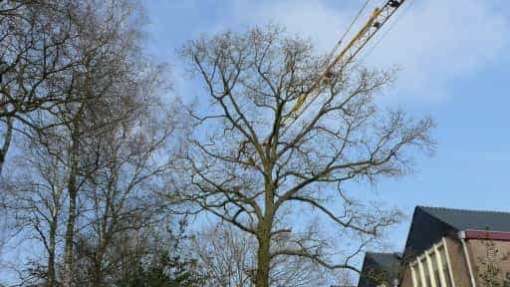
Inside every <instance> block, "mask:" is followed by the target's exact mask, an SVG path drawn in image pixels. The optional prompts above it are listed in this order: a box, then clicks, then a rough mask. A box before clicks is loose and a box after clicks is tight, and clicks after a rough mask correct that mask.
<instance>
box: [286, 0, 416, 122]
mask: <svg viewBox="0 0 510 287" xmlns="http://www.w3.org/2000/svg"><path fill="white" fill-rule="evenodd" d="M405 1H406V0H388V1H387V2H386V3H385V4H384V5H383V6H382V7H379V8H375V9H374V11H373V12H372V14H371V15H370V18H369V19H368V20H367V22H366V23H365V24H364V25H363V26H362V27H361V29H360V30H359V31H358V32H357V33H356V35H355V36H354V37H353V38H352V39H351V40H350V41H349V43H348V44H347V45H346V46H345V47H344V48H343V49H342V50H341V51H340V52H339V53H338V54H337V55H336V56H335V57H334V58H333V59H332V61H330V62H329V64H328V65H327V66H326V68H325V69H324V71H323V72H322V73H321V75H320V76H319V78H318V79H317V81H315V82H314V83H313V85H312V86H311V87H310V88H309V89H308V91H306V92H304V93H303V94H301V95H300V96H299V97H298V99H297V101H296V103H295V104H294V106H293V107H292V110H291V113H290V118H289V120H290V121H294V120H295V119H297V118H298V117H299V115H300V114H301V112H303V110H304V109H303V107H304V105H305V103H307V100H308V99H310V101H309V102H311V101H313V100H314V99H315V98H316V97H317V96H318V95H319V92H320V86H321V83H322V82H323V80H324V79H327V78H328V77H329V76H331V71H332V69H333V68H334V67H336V66H337V65H342V66H345V65H347V64H349V63H351V62H352V61H353V60H354V59H355V58H356V56H357V55H358V54H359V52H360V51H361V50H362V49H363V47H365V45H366V44H367V43H368V42H369V41H370V39H372V37H373V36H374V35H375V34H376V33H377V31H379V30H380V29H381V27H382V26H384V24H386V22H388V20H389V19H390V18H391V16H393V14H395V12H396V11H397V10H398V8H400V7H401V6H402V4H404V2H405Z"/></svg>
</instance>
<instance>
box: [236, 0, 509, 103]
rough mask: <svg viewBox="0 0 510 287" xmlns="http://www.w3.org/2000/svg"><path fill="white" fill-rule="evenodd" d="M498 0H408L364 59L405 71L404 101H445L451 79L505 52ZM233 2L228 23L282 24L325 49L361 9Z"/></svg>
mask: <svg viewBox="0 0 510 287" xmlns="http://www.w3.org/2000/svg"><path fill="white" fill-rule="evenodd" d="M375 2H377V1H375ZM378 2H380V3H381V2H383V1H378ZM413 2H414V3H413ZM496 2H497V1H479V0H448V1H444V0H427V1H419V0H408V3H406V4H405V5H406V6H403V7H402V11H400V13H401V15H399V14H397V15H395V18H394V19H393V20H396V21H393V22H395V23H392V22H390V23H388V24H389V25H388V26H387V27H386V29H387V28H391V30H390V31H389V33H387V34H386V36H385V37H384V38H383V39H382V41H381V42H380V44H378V46H377V47H376V49H374V50H373V51H372V52H371V53H370V55H369V56H368V57H367V58H366V59H365V63H366V64H369V65H376V66H382V67H391V66H395V65H396V66H398V67H400V68H401V69H402V70H401V72H400V73H399V79H398V81H397V85H396V88H397V93H396V94H397V95H398V100H399V101H400V100H403V101H406V100H412V101H416V100H419V101H420V102H422V101H441V100H444V99H446V98H448V97H449V96H450V95H449V91H448V90H449V86H450V83H451V82H452V81H454V80H458V79H463V78H467V77H470V76H473V75H476V74H477V73H479V72H481V71H483V70H484V69H486V68H488V67H490V65H492V64H494V63H497V62H498V61H499V60H500V58H501V57H504V56H505V50H506V48H507V47H508V45H509V36H507V35H510V34H509V32H510V23H509V21H508V20H507V19H506V17H505V15H504V14H503V12H501V11H500V10H498V9H497V7H496V6H495V3H496ZM234 3H235V4H234V5H235V8H234V13H232V14H234V15H237V16H236V17H237V18H236V19H234V20H233V21H232V20H231V22H229V24H227V25H231V24H233V23H235V24H236V25H238V24H254V23H265V22H268V21H271V22H276V23H281V24H283V25H285V26H286V27H287V28H288V30H289V31H290V32H292V33H298V34H301V35H302V36H304V37H309V38H311V39H312V40H313V41H314V42H315V43H316V45H317V47H318V48H319V49H320V50H323V51H324V50H327V49H329V48H330V47H332V46H333V45H334V44H335V42H336V41H337V39H338V38H339V36H340V34H341V33H342V32H343V29H345V28H346V27H347V24H348V22H349V21H350V20H351V19H352V18H353V17H354V15H355V13H356V10H354V9H352V8H351V9H340V8H339V7H333V6H332V5H329V6H328V3H327V2H326V1H321V0H309V1H306V0H295V1H291V0H283V1H271V2H262V3H261V2H257V3H256V2H254V1H249V2H248V1H237V2H234ZM362 19H366V17H365V18H362ZM385 33H386V32H384V31H383V32H382V33H381V34H380V35H378V36H379V37H380V36H381V35H383V34H385ZM377 41H378V40H377V39H375V41H373V42H372V43H370V44H373V43H376V42H377ZM367 51H370V47H367Z"/></svg>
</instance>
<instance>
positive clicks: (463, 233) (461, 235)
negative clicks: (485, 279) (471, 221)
mask: <svg viewBox="0 0 510 287" xmlns="http://www.w3.org/2000/svg"><path fill="white" fill-rule="evenodd" d="M466 232H467V233H468V234H469V235H472V234H470V232H471V231H469V230H468V231H461V232H459V233H458V236H459V239H460V242H461V243H462V249H463V250H464V258H466V264H467V267H468V271H469V278H470V279H471V287H476V280H475V276H474V274H473V267H472V266H471V258H470V257H469V252H468V248H467V244H466V239H467V238H473V237H476V236H473V237H471V236H470V237H466Z"/></svg>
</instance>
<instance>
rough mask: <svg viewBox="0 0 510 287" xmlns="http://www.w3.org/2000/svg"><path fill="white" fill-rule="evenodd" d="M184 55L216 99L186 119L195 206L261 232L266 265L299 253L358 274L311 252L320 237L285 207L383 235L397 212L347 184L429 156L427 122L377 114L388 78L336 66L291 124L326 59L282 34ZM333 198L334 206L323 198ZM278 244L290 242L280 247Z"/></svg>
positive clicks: (226, 41) (209, 44) (225, 41)
mask: <svg viewBox="0 0 510 287" xmlns="http://www.w3.org/2000/svg"><path fill="white" fill-rule="evenodd" d="M184 56H185V58H186V59H188V60H189V61H190V66H191V67H192V71H193V72H195V73H196V74H197V75H198V77H199V79H200V81H201V83H203V85H204V88H205V91H206V93H207V98H208V99H209V101H210V106H208V107H207V109H206V110H205V112H204V111H202V112H199V111H198V110H197V109H195V110H192V111H191V115H192V117H193V119H194V120H195V129H194V132H193V134H192V135H191V142H192V147H191V148H190V150H189V152H188V153H187V157H186V163H187V164H188V165H189V169H190V170H191V171H192V173H193V174H192V185H193V187H194V193H193V196H192V197H191V198H190V199H193V200H194V201H196V202H197V203H198V204H199V205H200V206H201V208H203V209H205V210H207V211H209V212H211V213H213V214H215V215H217V216H218V217H219V218H221V220H223V221H226V222H229V223H231V224H233V225H235V226H237V227H238V228H240V229H241V230H243V231H245V232H248V233H250V234H252V235H254V236H255V237H256V238H257V240H258V242H259V254H258V255H259V258H258V260H259V264H261V263H260V261H261V259H264V258H261V256H262V257H268V258H267V259H268V260H265V259H264V260H265V261H267V262H270V261H271V260H273V259H274V258H276V257H278V256H284V255H293V256H300V257H307V258H310V259H311V260H313V261H315V262H316V263H319V264H320V265H323V266H325V267H328V268H353V269H354V267H352V266H351V265H349V262H347V261H346V262H344V263H341V264H333V263H331V262H330V261H329V259H328V258H327V257H324V256H323V255H324V254H323V249H322V248H321V247H319V245H321V244H319V245H317V244H316V243H317V242H324V241H323V240H319V239H318V238H315V237H314V236H315V235H316V234H315V235H313V236H312V235H311V233H306V234H305V233H303V234H296V233H297V232H292V230H295V226H293V225H295V224H293V222H292V220H286V221H285V220H284V214H288V212H287V211H288V210H289V209H288V207H292V209H294V208H297V207H303V208H305V209H306V208H308V209H309V210H314V211H319V213H320V214H321V216H323V217H325V218H327V219H329V220H331V221H332V222H334V223H336V224H338V226H339V228H340V229H341V230H345V232H355V233H358V234H363V235H367V236H376V235H378V231H379V229H380V228H383V227H385V226H388V225H391V224H393V223H395V220H396V216H397V215H398V213H396V212H393V211H388V210H382V209H377V208H373V207H367V206H363V205H362V204H361V203H355V202H354V201H352V200H350V199H349V198H347V196H346V194H345V193H343V192H342V187H343V186H344V184H346V183H348V182H353V181H366V180H368V181H370V182H375V181H377V180H378V179H379V178H381V177H393V176H400V175H402V174H404V173H405V172H406V171H407V170H409V168H410V166H411V165H410V163H411V160H412V155H413V150H414V148H419V149H425V150H427V151H431V150H433V146H434V144H433V141H432V140H431V138H430V130H431V128H432V127H433V126H434V124H433V122H432V120H431V119H428V118H425V119H421V120H413V119H412V118H410V117H408V116H407V115H406V114H405V113H404V112H402V111H391V110H390V111H384V110H381V109H379V108H378V106H377V105H376V103H375V101H374V97H375V96H376V95H378V94H379V93H380V92H381V90H382V89H384V88H385V87H386V86H387V85H388V84H389V83H390V82H391V80H392V78H393V73H392V72H380V71H371V70H368V69H364V68H361V67H356V66H352V65H348V64H345V65H343V66H338V67H336V68H335V69H333V70H332V72H331V73H330V74H329V75H328V78H327V79H326V80H324V81H323V82H322V83H321V85H320V89H319V91H318V96H317V97H316V99H315V100H314V101H313V102H312V103H311V104H309V105H308V107H307V109H306V110H305V112H303V113H301V114H299V115H298V116H297V117H295V116H294V115H295V113H293V106H294V104H295V103H296V102H297V100H298V98H299V97H302V96H303V95H308V96H309V97H313V96H314V95H313V93H317V91H313V90H312V89H311V87H313V85H314V82H315V81H317V78H318V76H319V75H320V72H321V69H322V67H324V64H325V63H326V62H327V61H328V58H327V57H324V56H317V54H316V53H315V52H314V50H313V47H312V45H311V43H310V42H308V41H305V40H303V39H300V38H296V37H290V36H288V35H287V34H286V33H284V32H283V31H282V30H281V29H280V28H278V27H265V28H255V29H253V30H250V31H248V32H246V33H232V32H228V33H224V34H220V35H218V36H215V37H212V38H202V39H200V40H197V41H193V42H191V43H189V45H188V46H187V47H186V48H185V49H184ZM335 194H336V196H334V195H335ZM331 196H334V198H335V200H336V201H335V202H336V204H328V202H327V201H326V199H329V198H331ZM293 227H294V228H293ZM282 235H285V236H282ZM278 240H280V241H281V240H283V241H284V242H285V244H277V245H275V244H274V242H275V241H278ZM265 241H268V242H265ZM267 246H271V247H267ZM277 246H279V247H277ZM263 248H266V249H268V250H266V251H267V252H262V253H261V250H260V249H263ZM264 260H263V261H264ZM267 262H266V263H267ZM258 268H259V271H258V273H264V272H263V271H261V270H260V268H264V267H263V266H260V265H259V266H258ZM259 279H260V278H259V275H257V280H259ZM257 282H260V281H257ZM257 286H265V285H259V283H257Z"/></svg>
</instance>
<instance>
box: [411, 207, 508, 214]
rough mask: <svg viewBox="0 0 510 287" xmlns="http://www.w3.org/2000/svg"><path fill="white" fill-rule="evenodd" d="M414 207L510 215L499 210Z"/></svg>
mask: <svg viewBox="0 0 510 287" xmlns="http://www.w3.org/2000/svg"><path fill="white" fill-rule="evenodd" d="M416 207H417V208H422V209H435V210H446V211H457V212H475V213H502V214H509V215H510V211H501V210H483V209H464V208H450V207H440V206H426V205H417V206H416Z"/></svg>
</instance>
